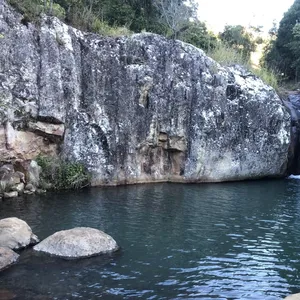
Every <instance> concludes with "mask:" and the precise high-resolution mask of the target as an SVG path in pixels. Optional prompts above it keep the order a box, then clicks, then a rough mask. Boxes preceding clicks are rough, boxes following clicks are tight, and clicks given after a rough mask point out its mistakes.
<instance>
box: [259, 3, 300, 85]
mask: <svg viewBox="0 0 300 300" xmlns="http://www.w3.org/2000/svg"><path fill="white" fill-rule="evenodd" d="M298 22H300V0H295V2H294V4H293V5H292V6H291V7H290V9H289V10H288V11H287V12H286V13H285V14H284V17H283V19H282V20H281V21H280V23H279V28H278V32H277V38H276V40H274V41H273V42H272V43H271V45H270V46H269V48H268V49H267V50H268V51H267V53H266V55H265V65H267V66H268V67H269V68H273V69H276V70H278V71H279V72H280V73H284V75H285V77H286V78H287V79H296V80H298V79H299V70H300V61H299V50H298V49H299V47H300V41H299V35H298V25H297V24H298ZM296 25H297V26H296Z"/></svg>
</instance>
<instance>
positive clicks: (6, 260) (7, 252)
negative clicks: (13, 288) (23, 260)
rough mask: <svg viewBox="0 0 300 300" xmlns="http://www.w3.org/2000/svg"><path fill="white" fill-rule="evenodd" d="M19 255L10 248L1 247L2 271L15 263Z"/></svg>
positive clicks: (0, 264)
mask: <svg viewBox="0 0 300 300" xmlns="http://www.w3.org/2000/svg"><path fill="white" fill-rule="evenodd" d="M18 258H19V255H18V254H17V253H15V252H14V251H12V250H11V249H9V248H5V247H0V271H2V270H3V269H6V268H7V267H8V266H10V265H11V264H13V263H15V262H16V261H17V260H18Z"/></svg>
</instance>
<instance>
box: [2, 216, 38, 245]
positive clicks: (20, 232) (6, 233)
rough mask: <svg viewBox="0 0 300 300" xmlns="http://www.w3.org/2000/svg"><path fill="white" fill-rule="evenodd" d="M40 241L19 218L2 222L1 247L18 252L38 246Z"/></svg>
mask: <svg viewBox="0 0 300 300" xmlns="http://www.w3.org/2000/svg"><path fill="white" fill-rule="evenodd" d="M38 241H39V239H38V237H37V236H36V235H34V234H33V233H32V230H31V228H30V227H29V226H28V224H27V223H26V222H24V221H23V220H20V219H18V218H6V219H2V220H0V247H7V248H10V249H14V250H16V249H21V248H25V247H27V246H29V245H31V244H36V243H37V242H38Z"/></svg>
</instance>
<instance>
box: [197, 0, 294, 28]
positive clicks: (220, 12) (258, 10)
mask: <svg viewBox="0 0 300 300" xmlns="http://www.w3.org/2000/svg"><path fill="white" fill-rule="evenodd" d="M197 1H198V3H199V13H198V16H199V19H200V21H206V23H207V25H208V27H209V29H211V30H212V31H214V32H215V33H218V32H220V31H222V30H223V29H224V26H225V25H226V24H228V25H243V26H248V25H251V26H259V25H262V26H264V28H263V30H264V31H266V32H267V31H268V30H269V29H270V28H271V27H272V24H273V20H276V21H277V22H279V21H280V20H281V19H282V17H283V14H284V12H286V11H287V10H288V9H289V7H290V6H291V5H292V4H293V3H294V0H197Z"/></svg>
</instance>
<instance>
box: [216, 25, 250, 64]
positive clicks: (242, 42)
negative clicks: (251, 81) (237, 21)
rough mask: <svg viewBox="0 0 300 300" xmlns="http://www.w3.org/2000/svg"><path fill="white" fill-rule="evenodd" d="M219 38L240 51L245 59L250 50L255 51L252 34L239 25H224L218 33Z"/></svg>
mask: <svg viewBox="0 0 300 300" xmlns="http://www.w3.org/2000/svg"><path fill="white" fill-rule="evenodd" d="M220 39H221V41H222V42H224V43H225V44H227V45H228V46H229V47H232V48H233V49H235V50H236V51H238V52H239V53H241V54H242V56H243V57H244V58H245V59H249V58H250V54H251V52H252V51H255V46H256V43H255V41H254V39H253V36H252V35H251V34H250V33H249V32H247V30H246V29H245V27H243V26H241V25H235V26H230V25H227V26H225V29H224V31H223V32H222V33H220Z"/></svg>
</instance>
